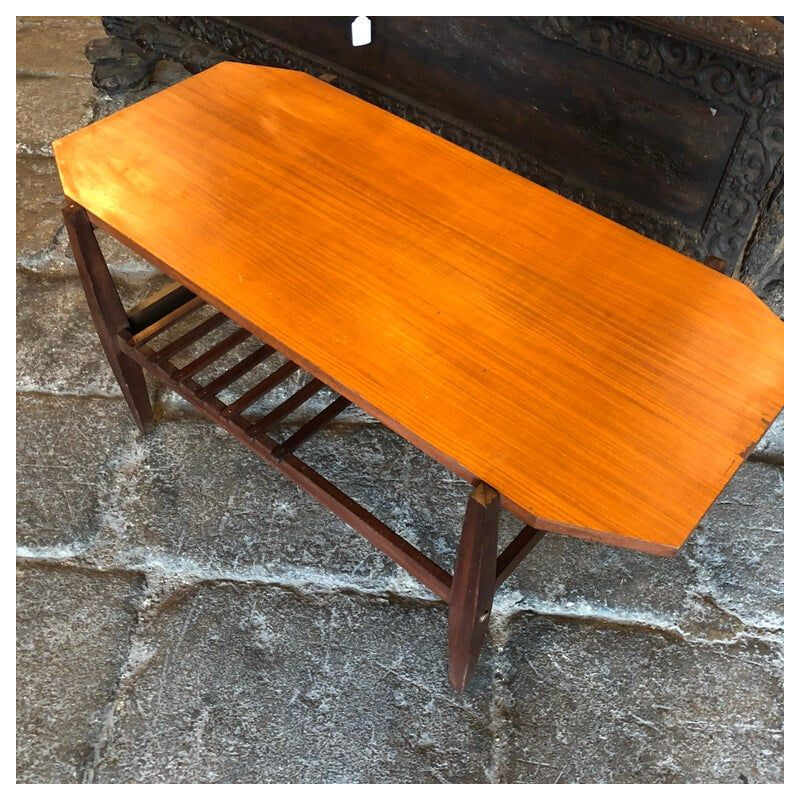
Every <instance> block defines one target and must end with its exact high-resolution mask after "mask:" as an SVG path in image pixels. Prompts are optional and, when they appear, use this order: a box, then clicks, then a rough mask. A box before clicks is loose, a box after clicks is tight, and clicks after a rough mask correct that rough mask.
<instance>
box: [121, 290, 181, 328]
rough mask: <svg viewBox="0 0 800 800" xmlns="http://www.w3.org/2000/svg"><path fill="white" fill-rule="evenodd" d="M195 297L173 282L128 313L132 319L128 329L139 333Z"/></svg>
mask: <svg viewBox="0 0 800 800" xmlns="http://www.w3.org/2000/svg"><path fill="white" fill-rule="evenodd" d="M194 296H195V295H194V292H192V291H190V290H189V289H187V288H186V287H185V286H181V285H180V284H179V283H177V282H175V281H173V282H171V283H169V284H167V285H166V286H165V287H164V288H163V289H161V290H160V291H158V292H155V293H154V294H152V295H150V297H147V298H145V299H144V300H142V302H141V303H139V304H138V305H136V306H134V307H133V308H132V309H131V310H130V311H128V317H129V319H130V325H129V326H128V329H129V330H130V332H131V333H139V331H142V330H144V329H145V328H147V327H149V326H150V325H152V324H153V323H154V322H157V321H158V320H159V319H161V318H162V317H165V316H166V315H167V314H169V313H171V312H172V311H175V310H176V309H177V308H180V307H181V306H182V305H184V303H188V302H189V301H190V300H191V299H192V298H193V297H194Z"/></svg>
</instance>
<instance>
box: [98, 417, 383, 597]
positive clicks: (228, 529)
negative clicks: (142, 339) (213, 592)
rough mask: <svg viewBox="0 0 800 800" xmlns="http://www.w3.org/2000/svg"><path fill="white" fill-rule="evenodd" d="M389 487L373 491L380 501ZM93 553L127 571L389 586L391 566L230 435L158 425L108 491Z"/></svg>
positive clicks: (191, 425)
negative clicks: (104, 517)
mask: <svg viewBox="0 0 800 800" xmlns="http://www.w3.org/2000/svg"><path fill="white" fill-rule="evenodd" d="M385 491H386V487H385V486H382V485H381V484H380V483H376V484H373V485H372V486H370V487H369V493H370V494H371V496H372V497H373V498H378V499H379V500H380V499H381V498H382V497H383V496H384V495H383V494H382V493H384V492H385ZM107 495H108V504H109V507H108V515H107V518H108V519H109V520H110V521H111V522H112V524H110V525H108V526H106V527H105V528H104V529H103V530H102V531H101V533H100V535H99V536H98V538H97V540H96V543H95V548H94V557H95V558H98V559H101V560H102V561H103V562H104V563H122V564H125V565H126V566H128V567H130V568H148V569H154V568H161V569H163V570H165V571H168V572H187V573H190V574H200V575H209V574H210V575H216V576H221V577H224V576H229V575H237V576H240V577H244V578H247V577H248V576H250V577H259V578H261V579H267V580H277V581H286V582H292V583H297V584H303V583H310V584H312V585H313V584H319V585H325V584H334V585H345V586H347V585H351V584H354V585H358V586H362V587H364V588H370V587H371V588H372V589H373V590H374V591H377V592H380V591H388V590H390V589H392V588H393V587H394V581H393V576H394V575H395V573H396V569H397V568H396V567H395V565H394V564H393V562H391V561H390V560H389V559H388V558H386V557H385V556H383V555H382V554H381V553H380V552H379V551H377V550H376V549H375V548H374V547H373V546H372V545H370V544H369V543H368V542H366V541H365V540H364V539H363V538H362V537H361V536H359V535H358V534H357V533H355V532H354V531H353V530H352V529H351V528H349V527H348V526H347V525H345V523H343V522H342V521H341V520H339V519H338V517H335V516H334V515H333V514H331V513H330V512H328V511H327V510H325V509H324V508H323V507H322V506H321V505H320V504H319V503H318V502H317V501H316V500H314V499H313V498H311V497H310V496H309V495H307V494H306V493H305V492H303V491H302V490H301V489H299V488H297V487H296V486H295V485H294V484H292V483H291V482H290V481H289V480H288V479H286V478H284V477H283V476H282V475H281V474H280V473H279V472H277V470H274V469H272V468H270V467H269V466H268V465H266V464H264V462H263V461H261V460H260V459H259V458H257V457H256V456H255V455H253V454H252V453H250V452H249V451H248V450H247V449H246V448H245V447H244V446H243V445H242V444H241V443H240V442H238V441H236V440H235V439H234V438H233V437H232V436H230V434H228V433H226V432H225V431H223V430H221V429H219V428H217V427H216V426H213V425H211V424H210V423H206V422H201V421H199V420H194V419H187V420H183V421H180V422H172V421H162V422H161V423H159V424H158V425H157V426H156V429H155V431H154V432H153V433H152V434H150V435H149V436H147V437H144V438H142V439H139V440H138V441H137V442H136V443H135V446H134V447H132V448H131V450H130V451H129V452H128V453H127V454H126V455H125V457H124V461H122V462H121V468H120V469H119V471H118V473H117V474H116V475H115V476H114V478H113V482H112V485H111V486H110V487H109V489H108V493H107Z"/></svg>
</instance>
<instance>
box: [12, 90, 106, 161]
mask: <svg viewBox="0 0 800 800" xmlns="http://www.w3.org/2000/svg"><path fill="white" fill-rule="evenodd" d="M94 98H95V91H94V87H93V86H92V84H91V83H90V82H89V81H87V80H86V79H84V78H69V77H59V78H26V77H22V78H17V152H20V153H27V154H35V155H44V156H51V155H52V154H53V148H52V146H51V144H52V142H53V140H54V139H59V138H60V137H62V136H66V135H67V134H68V133H72V131H74V130H77V129H78V128H82V127H83V126H84V125H87V124H88V123H89V122H91V121H92V117H93V114H94Z"/></svg>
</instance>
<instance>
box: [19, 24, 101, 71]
mask: <svg viewBox="0 0 800 800" xmlns="http://www.w3.org/2000/svg"><path fill="white" fill-rule="evenodd" d="M17 19H18V21H19V22H20V24H18V25H17V75H27V76H31V75H35V76H59V75H65V76H71V77H79V78H87V79H88V78H89V76H90V75H91V72H92V65H91V64H90V63H89V62H88V60H87V59H86V56H85V55H84V49H85V47H86V44H87V42H89V41H90V40H91V39H99V38H103V37H105V35H106V32H105V30H104V29H103V26H102V25H101V24H100V21H99V20H98V19H97V17H61V18H60V19H52V18H49V19H41V18H39V19H36V18H30V17H27V18H25V19H24V20H19V18H17Z"/></svg>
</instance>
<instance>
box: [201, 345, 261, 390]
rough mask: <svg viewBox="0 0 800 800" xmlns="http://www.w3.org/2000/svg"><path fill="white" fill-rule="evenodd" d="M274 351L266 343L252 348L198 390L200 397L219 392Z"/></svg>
mask: <svg viewBox="0 0 800 800" xmlns="http://www.w3.org/2000/svg"><path fill="white" fill-rule="evenodd" d="M274 352H275V348H273V347H270V346H269V345H268V344H262V345H261V347H259V348H258V349H257V350H254V351H253V352H252V353H250V355H248V356H245V358H243V359H242V360H241V361H240V362H239V363H238V364H234V365H233V366H232V367H230V368H229V369H226V370H225V372H223V373H222V374H221V375H219V376H217V377H216V378H214V380H213V381H211V383H209V384H207V385H206V386H204V387H203V388H202V389H201V390H200V397H209V396H211V395H215V394H219V393H220V392H221V391H222V390H223V389H224V388H226V387H227V386H230V385H231V384H232V383H233V382H234V381H237V380H238V379H239V378H241V377H242V376H243V375H246V374H247V373H248V372H249V371H250V370H251V369H253V367H256V366H258V365H259V364H260V363H261V362H262V361H265V360H266V359H268V358H269V357H270V356H271V355H272V354H273V353H274Z"/></svg>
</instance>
